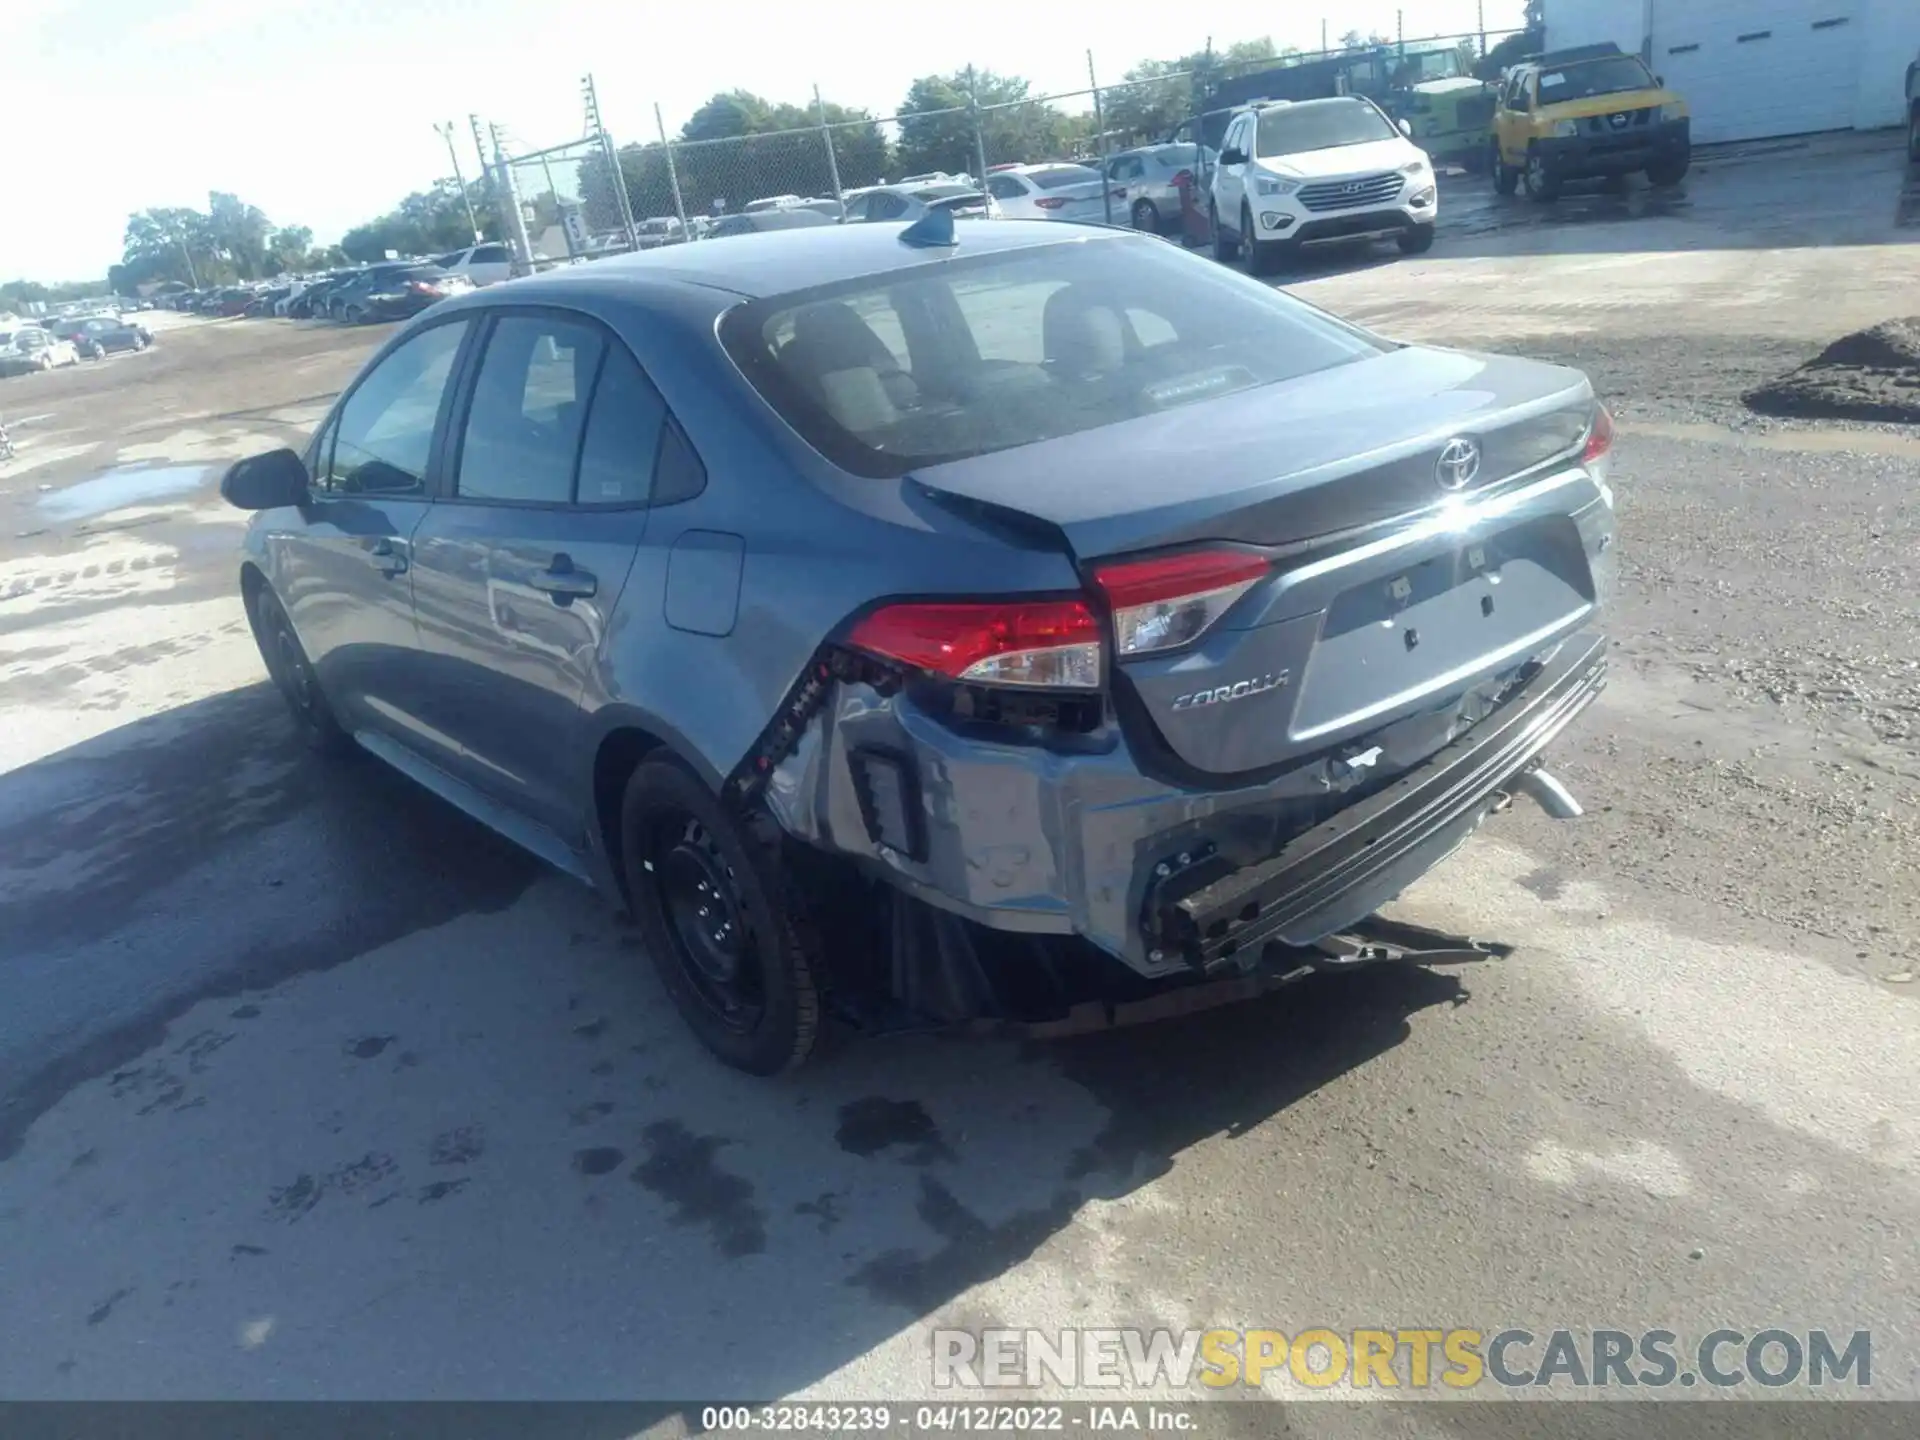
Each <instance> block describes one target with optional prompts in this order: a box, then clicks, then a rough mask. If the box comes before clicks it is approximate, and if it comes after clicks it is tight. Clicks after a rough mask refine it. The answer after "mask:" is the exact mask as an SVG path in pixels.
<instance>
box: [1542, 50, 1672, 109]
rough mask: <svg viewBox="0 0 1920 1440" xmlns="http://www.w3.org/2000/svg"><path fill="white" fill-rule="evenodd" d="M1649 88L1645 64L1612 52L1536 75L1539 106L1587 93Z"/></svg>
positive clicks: (1650, 78) (1595, 93)
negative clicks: (1600, 58) (1609, 54)
mask: <svg viewBox="0 0 1920 1440" xmlns="http://www.w3.org/2000/svg"><path fill="white" fill-rule="evenodd" d="M1651 89H1653V76H1652V75H1651V74H1649V73H1648V71H1647V67H1646V66H1645V65H1642V64H1641V63H1640V62H1639V61H1638V60H1636V59H1635V58H1634V57H1633V56H1631V55H1614V56H1611V57H1609V58H1608V59H1605V60H1589V61H1587V62H1585V63H1584V64H1580V65H1564V66H1561V67H1560V68H1558V69H1554V70H1546V71H1542V72H1541V75H1540V103H1541V104H1542V105H1558V104H1559V103H1560V102H1561V101H1563V100H1584V99H1586V98H1587V97H1588V96H1589V95H1614V94H1617V93H1619V92H1620V91H1622V90H1651Z"/></svg>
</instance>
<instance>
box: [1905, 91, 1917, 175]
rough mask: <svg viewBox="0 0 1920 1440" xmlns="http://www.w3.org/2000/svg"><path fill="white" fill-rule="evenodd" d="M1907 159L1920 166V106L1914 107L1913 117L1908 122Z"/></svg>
mask: <svg viewBox="0 0 1920 1440" xmlns="http://www.w3.org/2000/svg"><path fill="white" fill-rule="evenodd" d="M1907 159H1909V160H1911V161H1913V162H1914V163H1915V164H1916V165H1920V105H1915V106H1914V107H1913V115H1912V118H1910V119H1909V120H1908V121H1907Z"/></svg>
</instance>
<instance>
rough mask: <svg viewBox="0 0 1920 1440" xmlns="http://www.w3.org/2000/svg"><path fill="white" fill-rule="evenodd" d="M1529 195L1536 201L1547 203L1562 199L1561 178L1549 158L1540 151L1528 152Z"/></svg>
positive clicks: (1526, 180) (1527, 179) (1526, 175)
mask: <svg viewBox="0 0 1920 1440" xmlns="http://www.w3.org/2000/svg"><path fill="white" fill-rule="evenodd" d="M1523 178H1524V180H1525V182H1526V186H1527V194H1528V195H1530V196H1532V197H1533V198H1534V199H1535V200H1538V201H1541V202H1542V203H1545V202H1547V201H1551V200H1558V199H1559V198H1560V183H1561V182H1560V176H1559V173H1558V172H1557V171H1555V170H1554V168H1553V166H1552V165H1550V164H1549V163H1548V162H1547V157H1546V156H1545V155H1544V154H1543V153H1542V152H1540V151H1539V150H1529V151H1528V152H1527V169H1526V174H1525V175H1524V177H1523Z"/></svg>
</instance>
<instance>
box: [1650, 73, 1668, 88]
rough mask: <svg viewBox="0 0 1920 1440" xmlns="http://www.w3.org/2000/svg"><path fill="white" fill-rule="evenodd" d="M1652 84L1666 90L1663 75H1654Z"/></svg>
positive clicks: (1665, 81) (1665, 78)
mask: <svg viewBox="0 0 1920 1440" xmlns="http://www.w3.org/2000/svg"><path fill="white" fill-rule="evenodd" d="M1653 83H1654V84H1656V85H1658V86H1659V87H1660V88H1661V89H1662V90H1664V89H1666V88H1667V77H1666V76H1664V75H1656V76H1654V77H1653Z"/></svg>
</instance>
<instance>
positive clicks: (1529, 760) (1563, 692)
mask: <svg viewBox="0 0 1920 1440" xmlns="http://www.w3.org/2000/svg"><path fill="white" fill-rule="evenodd" d="M1605 652H1606V645H1605V642H1604V641H1603V640H1600V639H1599V638H1597V637H1576V638H1575V639H1573V640H1569V641H1568V642H1567V643H1566V644H1565V646H1563V647H1562V649H1561V650H1560V652H1559V653H1558V654H1556V655H1555V656H1554V657H1553V658H1552V659H1551V660H1549V661H1548V662H1547V663H1546V664H1545V665H1544V666H1542V667H1541V669H1540V671H1539V672H1538V673H1537V674H1536V675H1534V676H1533V677H1532V679H1531V680H1529V681H1528V682H1527V683H1526V685H1525V687H1524V688H1523V689H1522V690H1521V691H1520V693H1519V694H1517V695H1515V696H1514V697H1513V698H1512V699H1510V700H1509V701H1508V702H1507V703H1506V704H1505V705H1504V706H1502V707H1501V708H1500V709H1499V710H1498V711H1496V712H1495V713H1494V714H1493V715H1492V716H1490V717H1488V718H1487V719H1486V720H1485V721H1483V722H1482V723H1481V724H1480V725H1478V726H1476V727H1474V728H1473V729H1472V730H1470V731H1469V732H1468V733H1467V734H1466V735H1464V736H1462V737H1461V738H1460V739H1459V740H1457V741H1455V742H1454V743H1453V744H1451V745H1449V746H1448V747H1446V748H1445V749H1443V750H1441V751H1440V752H1438V753H1437V754H1435V755H1434V756H1432V757H1431V758H1430V759H1429V760H1428V761H1427V762H1426V763H1425V764H1424V765H1422V766H1420V767H1419V768H1417V769H1415V770H1414V771H1412V772H1411V773H1409V774H1408V775H1406V776H1404V777H1402V778H1401V779H1400V780H1399V781H1398V782H1396V783H1395V784H1394V785H1392V786H1391V787H1389V788H1388V789H1386V790H1383V791H1380V792H1379V793H1377V794H1375V795H1372V796H1369V797H1368V798H1367V799H1365V800H1362V801H1360V802H1359V803H1358V804H1356V805H1354V806H1352V807H1350V808H1348V809H1347V810H1344V811H1342V812H1341V813H1340V814H1338V815H1336V816H1335V817H1334V818H1333V819H1331V820H1329V821H1328V822H1327V823H1326V824H1324V825H1320V826H1317V827H1315V828H1314V829H1313V830H1311V831H1309V832H1307V833H1306V834H1304V835H1302V836H1300V837H1299V838H1298V839H1296V840H1294V841H1292V842H1291V843H1290V844H1288V845H1287V846H1286V847H1285V848H1284V849H1283V850H1281V851H1280V853H1279V854H1277V855H1275V856H1273V857H1272V858H1271V859H1270V860H1267V861H1265V862H1263V863H1261V864H1257V865H1248V866H1243V867H1240V868H1238V869H1230V870H1228V871H1227V873H1225V874H1221V873H1219V872H1218V870H1217V869H1216V870H1214V871H1213V872H1212V873H1209V872H1208V870H1207V869H1206V868H1205V867H1204V866H1203V865H1195V866H1194V867H1193V868H1192V869H1190V870H1189V871H1187V872H1186V876H1185V883H1182V880H1183V877H1182V876H1179V875H1176V876H1174V877H1172V878H1171V883H1169V884H1168V885H1166V886H1163V887H1162V888H1161V890H1160V892H1159V893H1158V894H1156V895H1155V896H1154V897H1153V898H1152V899H1151V900H1150V902H1149V911H1148V919H1147V923H1148V928H1149V931H1150V934H1151V937H1152V939H1153V941H1154V943H1155V944H1156V946H1158V947H1160V948H1162V949H1163V951H1170V952H1173V953H1175V954H1178V955H1179V956H1180V957H1181V958H1182V959H1184V960H1185V961H1186V962H1187V963H1188V964H1189V965H1191V966H1193V967H1195V968H1199V969H1202V970H1208V969H1213V968H1216V967H1218V966H1220V965H1222V964H1227V963H1237V960H1236V957H1241V956H1243V955H1244V953H1245V952H1247V951H1248V950H1250V949H1256V948H1257V947H1259V946H1261V945H1263V944H1265V943H1266V942H1268V941H1273V940H1277V941H1280V942H1282V943H1284V944H1288V945H1307V944H1310V943H1312V942H1313V941H1315V940H1318V939H1320V938H1322V937H1323V936H1325V935H1327V934H1330V933H1332V932H1333V931H1335V930H1338V929H1341V928H1343V927H1345V926H1347V925H1350V924H1353V923H1354V922H1356V921H1357V920H1359V919H1360V918H1362V917H1363V916H1365V915H1367V914H1368V913H1370V912H1371V911H1373V910H1374V909H1376V908H1377V907H1378V906H1379V905H1381V904H1384V903H1385V902H1386V901H1387V900H1389V899H1391V898H1392V896H1394V895H1395V894H1398V893H1399V892H1400V891H1401V890H1402V889H1404V888H1405V887H1406V886H1407V885H1408V884H1411V883H1412V881H1413V880H1415V879H1417V878H1418V877H1419V876H1420V875H1421V874H1424V873H1425V872H1426V871H1427V870H1429V869H1431V868H1432V867H1433V866H1434V865H1435V864H1437V863H1439V861H1440V860H1441V859H1444V858H1445V856H1446V855H1447V854H1448V853H1449V852H1450V851H1451V850H1452V849H1453V848H1454V847H1456V846H1457V845H1458V844H1459V843H1460V842H1461V841H1462V840H1463V839H1465V837H1466V836H1467V835H1468V834H1470V833H1471V832H1472V831H1473V829H1474V828H1475V827H1476V826H1477V825H1478V824H1479V822H1480V821H1481V819H1483V818H1484V817H1485V815H1486V813H1487V812H1488V810H1489V809H1491V808H1492V807H1493V806H1494V805H1495V804H1496V803H1497V802H1498V800H1499V798H1500V797H1501V795H1502V793H1503V788H1502V787H1504V786H1507V785H1509V784H1511V783H1513V782H1514V780H1515V777H1517V776H1519V775H1520V774H1521V772H1523V771H1525V770H1526V769H1527V767H1528V766H1530V765H1532V764H1535V763H1536V762H1537V761H1538V760H1539V758H1540V756H1541V754H1542V752H1543V751H1544V750H1545V749H1546V747H1547V746H1548V745H1549V744H1550V743H1551V742H1552V741H1553V740H1554V739H1555V738H1556V737H1557V736H1558V735H1559V734H1560V733H1561V732H1562V731H1563V730H1565V729H1566V727H1567V725H1568V724H1570V723H1571V722H1572V720H1573V719H1574V717H1575V716H1577V715H1578V714H1579V713H1580V712H1581V711H1582V710H1584V709H1586V707H1587V706H1588V705H1589V704H1591V703H1592V702H1593V700H1594V698H1595V697H1596V696H1598V695H1599V693H1600V691H1601V689H1602V688H1603V687H1604V686H1605V684H1606V653H1605Z"/></svg>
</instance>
